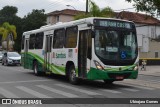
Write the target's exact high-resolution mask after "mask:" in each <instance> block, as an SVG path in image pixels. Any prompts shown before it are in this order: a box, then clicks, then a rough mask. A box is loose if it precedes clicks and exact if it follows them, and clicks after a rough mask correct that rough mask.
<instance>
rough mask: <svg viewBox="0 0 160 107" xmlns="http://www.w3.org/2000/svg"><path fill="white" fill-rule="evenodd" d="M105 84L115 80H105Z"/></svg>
mask: <svg viewBox="0 0 160 107" xmlns="http://www.w3.org/2000/svg"><path fill="white" fill-rule="evenodd" d="M103 81H104V83H105V84H112V83H113V82H114V81H113V80H103Z"/></svg>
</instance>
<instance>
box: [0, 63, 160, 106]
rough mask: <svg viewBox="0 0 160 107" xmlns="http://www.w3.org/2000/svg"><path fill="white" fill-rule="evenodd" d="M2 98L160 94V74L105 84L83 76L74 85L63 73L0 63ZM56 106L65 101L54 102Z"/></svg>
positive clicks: (151, 95)
mask: <svg viewBox="0 0 160 107" xmlns="http://www.w3.org/2000/svg"><path fill="white" fill-rule="evenodd" d="M0 98H131V99H132V98H160V77H155V76H145V75H139V77H138V79H137V80H124V81H118V82H114V84H112V85H106V84H104V83H103V82H102V81H87V80H83V81H81V84H79V85H71V84H70V83H69V82H68V81H67V79H66V78H65V77H64V76H57V75H52V76H35V75H34V74H33V72H32V71H31V70H26V69H23V68H22V67H20V66H2V65H0ZM116 105H117V104H116ZM116 105H108V106H110V107H115V106H116ZM3 106H6V105H0V107H3ZM14 106H15V107H17V106H18V107H19V106H22V105H14ZM23 106H24V105H23ZM30 106H33V107H35V105H25V107H30ZM41 106H42V107H48V106H49V107H50V106H51V107H52V105H38V106H37V107H41ZM54 106H58V107H59V106H60V107H61V106H64V105H63V104H55V105H54ZM67 106H68V107H81V106H84V107H97V106H98V107H102V106H106V105H105V104H93V105H91V104H69V105H66V104H65V107H67ZM117 106H123V107H128V106H130V107H135V106H136V107H141V106H144V107H150V106H151V105H142V104H141V105H139V104H137V105H136V104H134V105H132V104H129V105H126V104H121V105H120V104H118V105H117ZM7 107H8V105H7ZM11 107H13V105H11ZM152 107H159V105H157V104H156V105H152Z"/></svg>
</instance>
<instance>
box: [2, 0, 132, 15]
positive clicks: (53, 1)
mask: <svg viewBox="0 0 160 107" xmlns="http://www.w3.org/2000/svg"><path fill="white" fill-rule="evenodd" d="M92 1H95V2H96V4H97V5H98V6H99V7H100V8H104V7H106V6H109V7H111V8H112V9H113V10H116V11H117V10H118V11H119V10H123V9H127V11H134V10H135V9H128V8H133V6H132V4H131V3H128V2H125V0H92ZM85 3H86V0H0V9H2V8H3V7H4V6H6V5H9V6H16V7H17V8H18V14H17V15H18V16H20V17H23V16H24V15H27V13H29V12H32V9H45V12H46V13H49V12H52V11H55V10H62V9H66V8H68V9H73V8H75V9H76V10H83V11H85ZM66 5H71V6H73V7H67V6H66Z"/></svg>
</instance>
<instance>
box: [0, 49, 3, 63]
mask: <svg viewBox="0 0 160 107" xmlns="http://www.w3.org/2000/svg"><path fill="white" fill-rule="evenodd" d="M2 57H3V52H2V51H0V62H2Z"/></svg>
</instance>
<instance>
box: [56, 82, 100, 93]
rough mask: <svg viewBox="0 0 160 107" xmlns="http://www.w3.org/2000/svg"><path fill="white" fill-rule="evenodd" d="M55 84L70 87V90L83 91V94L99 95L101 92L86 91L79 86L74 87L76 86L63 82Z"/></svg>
mask: <svg viewBox="0 0 160 107" xmlns="http://www.w3.org/2000/svg"><path fill="white" fill-rule="evenodd" d="M55 85H57V86H60V87H63V88H67V89H70V90H74V91H78V92H81V93H85V94H88V95H101V94H99V93H96V92H92V91H87V90H84V89H80V88H76V87H72V86H67V85H64V84H55Z"/></svg>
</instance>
